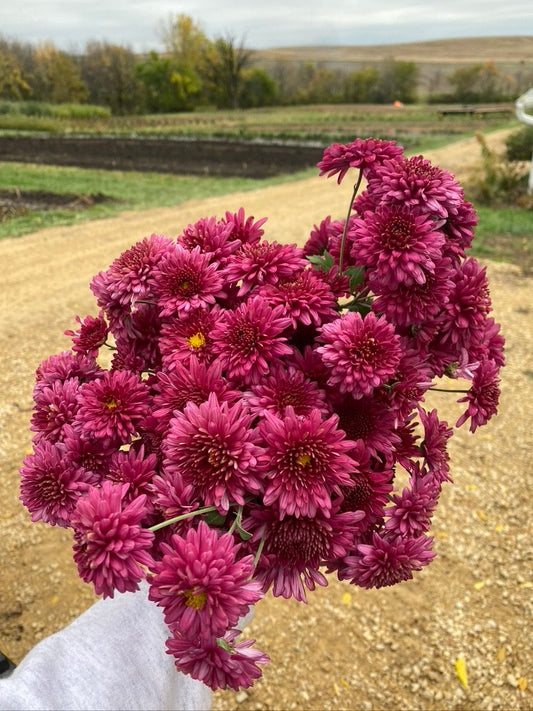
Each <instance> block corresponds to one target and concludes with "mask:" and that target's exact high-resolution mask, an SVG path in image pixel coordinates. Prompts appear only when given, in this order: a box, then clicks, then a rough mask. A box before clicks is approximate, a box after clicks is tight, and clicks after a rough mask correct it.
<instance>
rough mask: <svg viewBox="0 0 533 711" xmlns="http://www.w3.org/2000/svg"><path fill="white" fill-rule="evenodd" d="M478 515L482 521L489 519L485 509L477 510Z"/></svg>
mask: <svg viewBox="0 0 533 711" xmlns="http://www.w3.org/2000/svg"><path fill="white" fill-rule="evenodd" d="M476 515H477V517H478V518H479V519H480V520H481V521H486V520H487V514H486V513H485V512H484V511H482V510H481V509H477V510H476Z"/></svg>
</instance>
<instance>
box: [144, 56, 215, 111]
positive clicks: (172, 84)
mask: <svg viewBox="0 0 533 711" xmlns="http://www.w3.org/2000/svg"><path fill="white" fill-rule="evenodd" d="M137 76H138V77H139V79H140V81H141V83H142V85H143V91H144V106H145V108H146V109H147V110H148V111H151V112H154V113H158V112H162V113H170V112H173V111H190V110H191V109H193V108H194V105H195V101H196V99H197V97H198V96H199V95H200V91H201V86H202V85H201V82H200V79H199V77H198V75H197V74H196V72H194V71H193V70H192V69H191V67H190V65H189V64H188V63H187V62H179V61H177V60H175V59H174V58H173V57H161V56H160V55H158V54H157V52H150V54H149V56H148V58H147V59H146V60H145V61H144V62H141V63H139V64H138V66H137Z"/></svg>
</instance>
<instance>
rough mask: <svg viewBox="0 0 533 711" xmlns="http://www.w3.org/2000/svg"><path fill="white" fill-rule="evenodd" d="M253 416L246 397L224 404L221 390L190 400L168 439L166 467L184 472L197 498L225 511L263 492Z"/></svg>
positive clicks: (172, 422) (177, 418)
mask: <svg viewBox="0 0 533 711" xmlns="http://www.w3.org/2000/svg"><path fill="white" fill-rule="evenodd" d="M251 422H252V417H251V415H250V414H249V413H248V412H247V411H246V410H245V408H244V405H243V404H242V402H241V401H239V402H237V403H236V404H235V405H233V406H230V405H229V404H228V403H227V402H223V403H220V402H219V401H218V398H217V396H216V395H215V393H211V394H210V395H209V399H208V401H207V402H204V403H202V404H201V405H200V406H198V405H195V404H194V403H192V402H191V403H189V404H188V405H187V406H186V407H185V409H184V410H183V412H176V413H175V416H174V418H173V419H172V420H171V423H170V428H169V431H168V435H167V437H166V439H165V443H164V451H165V455H166V463H165V468H166V469H167V471H169V472H173V471H178V472H179V473H180V474H181V476H182V477H183V481H184V482H185V484H190V485H191V486H192V487H193V492H194V495H195V497H196V498H199V499H201V500H202V501H204V502H205V504H206V505H207V506H216V507H217V508H219V509H220V511H221V512H223V513H225V512H227V511H228V509H229V505H230V502H237V503H238V504H244V496H245V494H246V493H252V494H257V493H258V492H260V491H261V490H262V487H263V483H262V478H263V477H262V474H261V472H260V469H261V467H260V459H261V458H262V455H263V449H262V448H261V447H259V446H258V445H257V444H256V441H257V439H258V437H257V432H256V431H255V430H253V429H251Z"/></svg>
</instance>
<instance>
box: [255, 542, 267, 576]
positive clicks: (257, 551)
mask: <svg viewBox="0 0 533 711" xmlns="http://www.w3.org/2000/svg"><path fill="white" fill-rule="evenodd" d="M264 545H265V536H264V535H263V536H262V537H261V540H260V541H259V545H258V546H257V550H256V552H255V556H254V568H255V567H256V566H257V564H258V563H259V558H260V557H261V553H262V552H263V546H264Z"/></svg>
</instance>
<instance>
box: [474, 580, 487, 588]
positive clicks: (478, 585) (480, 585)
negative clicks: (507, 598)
mask: <svg viewBox="0 0 533 711" xmlns="http://www.w3.org/2000/svg"><path fill="white" fill-rule="evenodd" d="M485 583H486V581H485V580H478V581H477V583H474V590H481V588H484V587H485Z"/></svg>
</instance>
